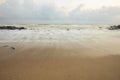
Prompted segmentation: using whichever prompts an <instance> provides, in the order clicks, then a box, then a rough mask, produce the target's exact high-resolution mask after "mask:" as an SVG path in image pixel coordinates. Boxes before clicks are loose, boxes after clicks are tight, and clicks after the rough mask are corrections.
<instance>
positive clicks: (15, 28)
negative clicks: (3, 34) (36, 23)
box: [0, 26, 26, 30]
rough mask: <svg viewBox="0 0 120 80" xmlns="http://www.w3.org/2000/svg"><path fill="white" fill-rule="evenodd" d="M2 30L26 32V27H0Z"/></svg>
mask: <svg viewBox="0 0 120 80" xmlns="http://www.w3.org/2000/svg"><path fill="white" fill-rule="evenodd" d="M0 29H3V30H4V29H7V30H24V29H26V28H25V27H16V26H0Z"/></svg>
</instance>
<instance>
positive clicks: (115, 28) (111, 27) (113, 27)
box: [108, 25, 120, 30]
mask: <svg viewBox="0 0 120 80" xmlns="http://www.w3.org/2000/svg"><path fill="white" fill-rule="evenodd" d="M108 29H109V30H118V29H120V25H117V26H116V25H114V26H110V27H109V28H108Z"/></svg>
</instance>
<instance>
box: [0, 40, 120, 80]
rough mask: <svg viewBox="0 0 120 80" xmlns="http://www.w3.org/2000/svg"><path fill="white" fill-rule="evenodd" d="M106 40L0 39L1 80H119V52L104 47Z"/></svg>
mask: <svg viewBox="0 0 120 80" xmlns="http://www.w3.org/2000/svg"><path fill="white" fill-rule="evenodd" d="M109 43H111V42H108V43H106V44H104V46H103V45H102V46H101V45H100V44H97V45H95V44H93V43H90V44H89V46H88V47H86V46H83V45H81V44H77V43H74V44H73V43H72V44H70V43H64V44H55V43H54V44H45V43H44V44H40V43H32V44H31V43H22V44H21V43H1V45H0V80H120V55H119V54H114V53H113V54H110V53H109V52H110V51H107V50H106V51H105V50H104V51H103V47H104V48H107V49H108V48H109V50H110V49H113V46H114V47H115V45H116V44H115V42H113V43H114V45H113V44H112V43H111V44H109ZM90 46H91V47H90ZM11 47H14V48H15V49H12V48H11ZM95 47H96V48H98V49H96V48H95ZM117 47H119V44H118V45H117ZM114 50H115V49H114ZM116 50H118V48H116ZM111 53H112V52H111Z"/></svg>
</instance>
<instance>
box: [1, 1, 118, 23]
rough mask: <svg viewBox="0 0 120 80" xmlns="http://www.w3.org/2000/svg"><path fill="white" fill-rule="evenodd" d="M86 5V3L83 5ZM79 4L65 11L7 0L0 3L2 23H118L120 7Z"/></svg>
mask: <svg viewBox="0 0 120 80" xmlns="http://www.w3.org/2000/svg"><path fill="white" fill-rule="evenodd" d="M82 6H84V5H82ZM82 6H81V5H80V6H78V7H77V8H75V9H74V10H72V11H71V12H69V13H68V15H67V16H66V15H65V13H64V12H63V11H61V10H59V9H58V8H57V7H56V6H55V5H48V4H43V5H40V6H36V4H34V2H33V0H25V2H24V4H21V3H20V2H19V0H7V2H6V3H3V4H1V5H0V22H1V23H40V22H41V23H45V22H49V23H118V22H119V20H120V19H119V18H116V17H115V16H119V15H120V7H103V8H101V9H97V10H82Z"/></svg>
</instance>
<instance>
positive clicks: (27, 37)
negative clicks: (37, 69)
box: [0, 24, 120, 42]
mask: <svg viewBox="0 0 120 80" xmlns="http://www.w3.org/2000/svg"><path fill="white" fill-rule="evenodd" d="M13 26H18V27H21V26H23V27H26V28H28V29H27V30H0V42H82V41H97V40H106V39H108V38H112V37H115V36H117V35H118V34H120V32H119V31H110V30H108V29H107V27H109V26H110V25H38V24H30V25H28V24H27V25H26V24H24V25H16V24H14V25H13ZM118 36H119V35H118Z"/></svg>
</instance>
